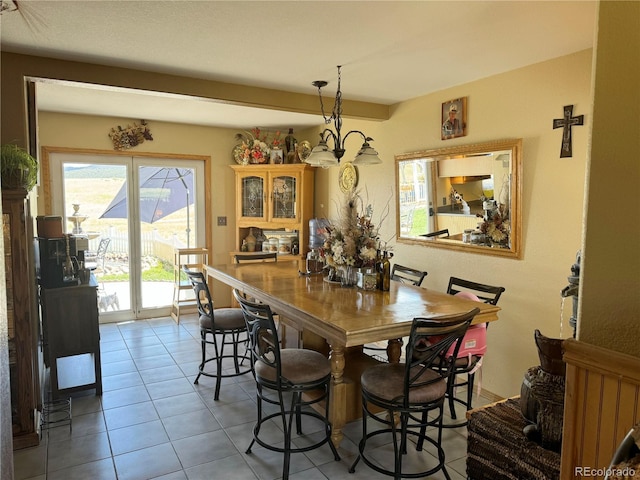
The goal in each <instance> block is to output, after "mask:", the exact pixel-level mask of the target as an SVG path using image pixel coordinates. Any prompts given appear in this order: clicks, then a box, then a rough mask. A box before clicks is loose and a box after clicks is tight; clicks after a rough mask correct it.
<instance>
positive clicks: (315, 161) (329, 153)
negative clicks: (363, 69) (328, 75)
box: [305, 65, 382, 167]
mask: <svg viewBox="0 0 640 480" xmlns="http://www.w3.org/2000/svg"><path fill="white" fill-rule="evenodd" d="M341 83H342V65H338V90H337V91H336V97H335V103H334V105H333V111H332V112H331V116H330V117H327V114H326V113H325V111H324V102H323V100H322V87H326V86H327V82H326V81H324V80H316V81H314V82H312V85H313V86H314V87H316V88H317V89H318V98H319V99H320V109H321V111H322V117H323V118H324V123H325V124H329V123H331V121H333V122H334V127H335V132H334V131H332V130H331V129H330V128H325V129H324V130H323V131H322V133H320V143H318V145H317V146H316V147H314V148H313V149H312V150H311V154H310V155H309V157H307V159H306V160H305V162H306V163H309V164H311V165H314V166H322V167H328V166H330V165H338V164H339V163H340V159H341V158H342V156H343V155H344V153H345V148H344V146H345V140H346V139H347V137H348V136H349V135H351V134H352V133H355V134H358V135H360V136H361V137H362V138H363V140H364V143H363V144H362V147H361V148H360V151H358V154H357V155H356V158H355V159H354V160H353V162H354V164H360V165H363V164H372V165H373V164H377V163H382V160H380V157H378V152H376V151H375V150H374V149H373V148H371V145H369V143H368V142H369V141H371V140H373V139H372V138H371V137H368V136H366V135H365V134H364V133H363V132H361V131H360V130H351V131H349V132H347V134H346V135H345V136H344V138H343V137H342V89H341ZM329 139H331V140H333V144H334V145H333V150H329V148H328V146H327V141H328V140H329Z"/></svg>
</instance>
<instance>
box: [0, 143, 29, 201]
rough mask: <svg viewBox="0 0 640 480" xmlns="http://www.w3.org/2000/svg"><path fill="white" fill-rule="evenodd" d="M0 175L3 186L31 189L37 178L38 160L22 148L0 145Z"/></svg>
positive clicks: (12, 145)
mask: <svg viewBox="0 0 640 480" xmlns="http://www.w3.org/2000/svg"><path fill="white" fill-rule="evenodd" d="M0 175H1V177H2V187H3V188H21V187H22V188H24V189H26V190H27V191H29V190H31V189H32V188H33V187H34V186H35V184H36V182H37V180H38V162H37V161H36V159H35V158H33V157H32V156H31V155H30V154H29V152H27V151H26V150H25V149H24V148H22V147H20V146H18V145H14V144H11V143H9V144H6V145H2V147H0Z"/></svg>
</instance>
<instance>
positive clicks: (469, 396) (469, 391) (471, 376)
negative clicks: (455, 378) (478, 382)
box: [467, 372, 476, 410]
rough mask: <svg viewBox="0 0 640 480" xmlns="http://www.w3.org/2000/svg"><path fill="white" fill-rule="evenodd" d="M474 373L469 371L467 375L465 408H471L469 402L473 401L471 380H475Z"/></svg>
mask: <svg viewBox="0 0 640 480" xmlns="http://www.w3.org/2000/svg"><path fill="white" fill-rule="evenodd" d="M475 378H476V373H475V372H473V373H470V374H469V375H468V377H467V410H471V408H472V407H471V402H472V401H473V382H474V381H475Z"/></svg>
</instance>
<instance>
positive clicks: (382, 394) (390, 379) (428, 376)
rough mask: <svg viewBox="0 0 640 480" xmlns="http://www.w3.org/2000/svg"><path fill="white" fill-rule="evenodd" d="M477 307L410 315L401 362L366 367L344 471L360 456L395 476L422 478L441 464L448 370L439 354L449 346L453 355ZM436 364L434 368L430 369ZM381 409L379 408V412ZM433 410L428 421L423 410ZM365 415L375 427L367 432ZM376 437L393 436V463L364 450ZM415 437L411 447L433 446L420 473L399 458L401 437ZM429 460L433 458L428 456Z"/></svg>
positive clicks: (403, 442)
mask: <svg viewBox="0 0 640 480" xmlns="http://www.w3.org/2000/svg"><path fill="white" fill-rule="evenodd" d="M479 311H480V310H479V309H478V308H474V309H473V310H471V311H469V312H465V313H463V314H459V315H449V316H440V317H432V318H414V319H413V323H412V326H411V333H410V335H409V340H408V342H407V347H406V361H405V363H384V364H380V365H376V366H374V367H370V368H368V369H367V370H365V371H364V372H363V373H362V376H361V383H362V439H361V440H360V443H359V445H358V450H359V452H360V453H359V455H358V457H357V458H356V460H355V462H354V463H353V465H352V466H351V468H350V469H349V472H350V473H353V472H354V471H355V467H356V465H357V464H358V462H359V461H360V459H362V461H363V462H364V463H366V464H367V465H368V466H369V467H371V468H372V469H374V470H375V471H377V472H379V473H382V474H385V475H389V476H391V477H394V478H396V479H399V478H424V477H428V476H430V475H432V474H434V473H435V472H437V471H440V470H442V472H443V474H444V476H445V477H446V478H447V479H449V480H450V477H449V473H448V472H447V469H446V468H445V453H444V450H443V448H442V418H443V411H444V402H445V397H446V393H447V382H448V378H449V373H450V371H451V369H452V368H453V362H452V361H451V359H449V358H447V357H446V356H445V355H444V353H445V352H447V351H448V350H449V348H450V347H452V346H453V348H454V352H455V353H457V351H458V349H459V348H460V344H461V343H462V337H463V336H464V334H465V332H466V331H467V328H468V326H469V324H470V323H471V321H472V320H473V317H475V316H476V315H477V314H478V312H479ZM433 367H437V368H433ZM380 409H382V410H383V412H381V413H376V412H379V410H380ZM431 412H435V416H434V417H433V418H432V419H431V420H430V419H429V413H431ZM369 418H371V419H372V420H374V424H375V425H378V424H380V428H378V429H376V430H372V431H368V429H369V424H368V422H367V420H368V419H369ZM427 427H436V429H435V431H436V432H437V434H436V437H435V438H432V437H430V436H427V431H426V429H427ZM378 435H385V436H388V435H391V438H392V440H393V451H394V462H393V466H392V467H391V466H390V465H386V464H384V463H383V464H382V466H381V464H380V463H379V462H380V459H373V458H372V457H371V456H370V455H371V452H368V451H367V442H368V441H369V440H370V439H372V438H373V437H376V436H378ZM410 436H414V437H417V444H416V450H418V451H420V450H422V446H423V443H424V441H425V440H426V441H428V442H429V443H431V444H432V445H433V446H435V448H436V450H437V459H436V463H435V465H434V464H433V462H431V463H429V461H428V458H430V457H431V456H430V455H427V456H425V464H424V467H430V468H427V469H426V470H424V471H413V470H414V469H411V471H408V470H409V469H408V468H407V467H406V465H403V460H404V458H405V455H406V454H407V440H408V438H409V437H410ZM430 460H434V459H433V458H430Z"/></svg>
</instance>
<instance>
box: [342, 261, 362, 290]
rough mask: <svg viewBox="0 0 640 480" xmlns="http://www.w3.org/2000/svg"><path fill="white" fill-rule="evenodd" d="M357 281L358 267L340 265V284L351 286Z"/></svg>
mask: <svg viewBox="0 0 640 480" xmlns="http://www.w3.org/2000/svg"><path fill="white" fill-rule="evenodd" d="M357 282H358V269H357V268H355V267H352V266H350V265H346V266H343V267H340V285H342V286H343V287H353V286H355V285H356V283H357Z"/></svg>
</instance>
